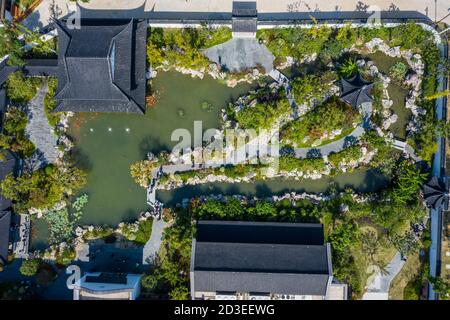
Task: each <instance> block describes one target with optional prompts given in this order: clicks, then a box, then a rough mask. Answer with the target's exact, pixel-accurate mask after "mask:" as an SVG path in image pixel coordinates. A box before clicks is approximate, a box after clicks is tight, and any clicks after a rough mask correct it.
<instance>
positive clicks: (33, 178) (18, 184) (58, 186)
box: [1, 166, 86, 213]
mask: <svg viewBox="0 0 450 320" xmlns="http://www.w3.org/2000/svg"><path fill="white" fill-rule="evenodd" d="M50 168H51V169H49V170H45V169H39V170H36V171H33V172H24V173H23V174H22V175H21V176H20V177H17V178H14V176H13V175H12V174H9V175H8V176H6V178H5V180H4V181H3V182H2V184H1V189H2V193H3V196H4V197H6V198H8V199H11V200H12V201H13V202H14V204H13V206H14V209H15V210H16V211H17V212H21V213H24V212H26V211H27V210H28V209H30V208H37V209H51V208H53V206H54V205H55V204H56V203H58V202H59V201H61V200H63V199H64V198H65V197H66V196H68V195H70V194H73V193H75V192H76V191H77V190H79V189H80V188H81V187H83V186H84V184H85V183H86V173H85V172H83V171H82V170H80V169H78V168H76V167H75V166H64V167H61V166H50Z"/></svg>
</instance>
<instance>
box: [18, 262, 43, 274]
mask: <svg viewBox="0 0 450 320" xmlns="http://www.w3.org/2000/svg"><path fill="white" fill-rule="evenodd" d="M40 265H41V260H39V259H29V260H23V261H22V265H21V266H20V269H19V271H20V273H21V274H23V275H24V276H27V277H32V276H34V275H35V274H36V273H37V272H38V269H39V266H40Z"/></svg>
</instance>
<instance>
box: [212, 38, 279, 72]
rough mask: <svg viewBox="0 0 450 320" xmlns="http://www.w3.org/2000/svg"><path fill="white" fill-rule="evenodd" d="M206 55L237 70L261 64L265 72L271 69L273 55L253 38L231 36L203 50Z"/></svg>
mask: <svg viewBox="0 0 450 320" xmlns="http://www.w3.org/2000/svg"><path fill="white" fill-rule="evenodd" d="M205 55H206V57H207V58H208V59H209V60H211V61H214V62H215V63H217V64H219V65H220V66H222V67H223V68H225V69H227V70H229V71H232V72H239V71H245V70H249V69H253V68H255V67H256V66H258V65H260V66H262V67H263V68H264V69H265V70H266V72H269V71H270V70H272V69H273V60H274V59H275V57H274V56H273V54H272V53H271V52H270V51H269V49H267V47H266V46H265V45H263V44H259V43H258V40H256V39H254V38H233V39H231V40H229V41H227V42H224V43H221V44H218V45H216V46H214V47H211V48H209V49H206V50H205Z"/></svg>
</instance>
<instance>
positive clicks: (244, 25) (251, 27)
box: [231, 18, 257, 32]
mask: <svg viewBox="0 0 450 320" xmlns="http://www.w3.org/2000/svg"><path fill="white" fill-rule="evenodd" d="M231 29H232V32H256V30H257V20H256V18H233V23H232V28H231Z"/></svg>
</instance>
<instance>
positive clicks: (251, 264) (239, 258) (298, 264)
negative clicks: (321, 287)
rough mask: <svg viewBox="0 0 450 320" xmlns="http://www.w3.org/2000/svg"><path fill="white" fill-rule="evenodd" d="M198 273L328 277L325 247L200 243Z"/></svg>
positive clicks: (197, 254)
mask: <svg viewBox="0 0 450 320" xmlns="http://www.w3.org/2000/svg"><path fill="white" fill-rule="evenodd" d="M195 270H205V271H206V270H215V271H241V272H262V273H265V272H267V273H306V274H328V262H327V248H326V246H324V245H315V246H307V245H286V244H261V243H258V244H254V243H225V242H220V243H217V242H197V246H196V248H195Z"/></svg>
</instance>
